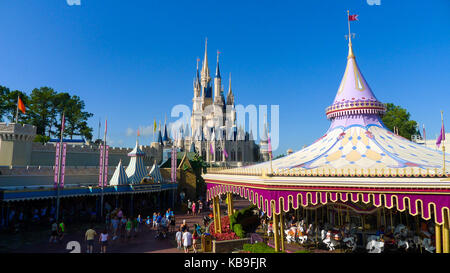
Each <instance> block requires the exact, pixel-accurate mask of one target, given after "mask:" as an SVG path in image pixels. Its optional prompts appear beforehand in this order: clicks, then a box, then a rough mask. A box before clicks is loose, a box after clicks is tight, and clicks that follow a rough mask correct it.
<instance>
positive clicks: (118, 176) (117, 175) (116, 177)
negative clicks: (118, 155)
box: [109, 160, 128, 186]
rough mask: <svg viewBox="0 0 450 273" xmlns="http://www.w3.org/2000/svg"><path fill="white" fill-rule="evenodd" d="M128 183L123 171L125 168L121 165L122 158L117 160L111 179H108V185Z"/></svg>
mask: <svg viewBox="0 0 450 273" xmlns="http://www.w3.org/2000/svg"><path fill="white" fill-rule="evenodd" d="M126 184H128V176H127V173H126V172H125V169H124V168H123V165H122V160H120V161H119V164H118V165H117V167H116V171H115V172H114V174H113V176H112V178H111V180H110V181H109V185H110V186H118V185H126Z"/></svg>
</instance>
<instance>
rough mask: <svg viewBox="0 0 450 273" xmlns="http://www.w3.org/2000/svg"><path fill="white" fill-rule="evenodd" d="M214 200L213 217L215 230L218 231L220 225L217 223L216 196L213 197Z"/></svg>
mask: <svg viewBox="0 0 450 273" xmlns="http://www.w3.org/2000/svg"><path fill="white" fill-rule="evenodd" d="M212 201H213V206H212V207H213V218H214V232H216V233H217V227H218V224H217V205H216V197H213V199H212Z"/></svg>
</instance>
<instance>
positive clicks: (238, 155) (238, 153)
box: [237, 148, 242, 161]
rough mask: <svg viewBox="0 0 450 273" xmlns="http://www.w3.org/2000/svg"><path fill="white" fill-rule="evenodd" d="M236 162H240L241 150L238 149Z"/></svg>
mask: <svg viewBox="0 0 450 273" xmlns="http://www.w3.org/2000/svg"><path fill="white" fill-rule="evenodd" d="M237 161H242V151H241V148H238V152H237Z"/></svg>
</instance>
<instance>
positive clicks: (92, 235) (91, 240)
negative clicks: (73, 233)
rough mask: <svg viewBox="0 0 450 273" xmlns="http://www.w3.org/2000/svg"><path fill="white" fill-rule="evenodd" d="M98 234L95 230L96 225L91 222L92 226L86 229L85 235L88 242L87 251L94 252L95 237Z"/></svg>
mask: <svg viewBox="0 0 450 273" xmlns="http://www.w3.org/2000/svg"><path fill="white" fill-rule="evenodd" d="M96 235H97V232H95V230H94V225H93V224H91V228H90V229H88V230H87V231H86V234H85V235H84V239H85V240H86V242H87V253H92V251H93V250H94V239H95V236H96Z"/></svg>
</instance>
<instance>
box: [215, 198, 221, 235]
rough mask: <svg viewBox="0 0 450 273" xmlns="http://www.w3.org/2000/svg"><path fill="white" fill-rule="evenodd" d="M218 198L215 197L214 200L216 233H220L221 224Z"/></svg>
mask: <svg viewBox="0 0 450 273" xmlns="http://www.w3.org/2000/svg"><path fill="white" fill-rule="evenodd" d="M219 198H220V197H219V196H216V197H215V200H216V216H217V225H216V227H217V231H216V232H217V233H222V223H221V222H220V202H219Z"/></svg>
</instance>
